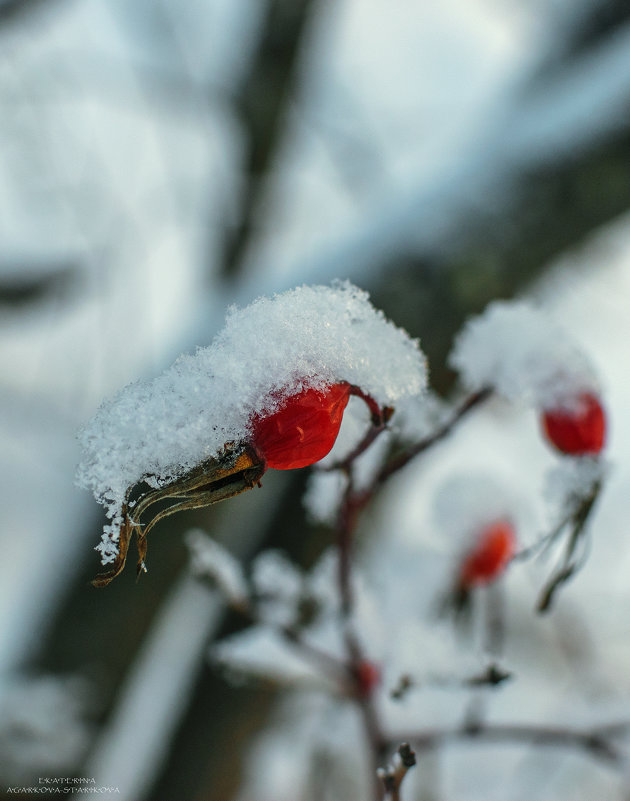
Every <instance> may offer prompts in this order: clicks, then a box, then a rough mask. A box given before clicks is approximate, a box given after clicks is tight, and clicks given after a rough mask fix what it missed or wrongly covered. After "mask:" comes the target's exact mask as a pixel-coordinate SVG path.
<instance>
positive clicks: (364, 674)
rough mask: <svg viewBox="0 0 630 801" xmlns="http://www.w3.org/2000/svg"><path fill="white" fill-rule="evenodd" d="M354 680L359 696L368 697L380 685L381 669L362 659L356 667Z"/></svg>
mask: <svg viewBox="0 0 630 801" xmlns="http://www.w3.org/2000/svg"><path fill="white" fill-rule="evenodd" d="M356 679H357V688H358V691H359V694H360V695H362V696H366V695H370V694H371V693H372V692H373V691H374V690H375V689H376V688H377V687H378V685H379V684H380V683H381V669H380V668H379V666H378V665H375V664H374V662H369V661H368V660H367V659H362V660H361V661H360V662H359V664H358V665H357V666H356Z"/></svg>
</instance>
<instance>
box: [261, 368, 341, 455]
mask: <svg viewBox="0 0 630 801" xmlns="http://www.w3.org/2000/svg"><path fill="white" fill-rule="evenodd" d="M349 398H350V385H349V384H347V383H345V382H341V383H338V384H332V385H331V386H328V387H324V388H322V389H316V388H309V389H304V390H302V391H301V392H298V393H295V394H293V395H290V396H289V397H288V398H286V399H284V400H283V401H282V402H281V404H280V406H279V407H278V409H277V410H276V411H274V412H271V413H270V414H268V415H266V416H261V415H257V416H256V417H255V418H254V420H253V421H252V431H253V444H254V447H255V448H256V450H257V451H258V453H259V454H260V455H261V456H262V458H263V459H264V461H265V463H266V466H267V467H272V468H274V469H276V470H293V469H295V468H298V467H307V466H308V465H311V464H314V463H315V462H318V461H319V460H320V459H323V458H324V456H326V454H327V453H329V451H330V450H331V448H332V446H333V445H334V444H335V440H336V439H337V434H338V433H339V428H340V426H341V420H342V418H343V413H344V409H345V408H346V406H347V404H348V399H349Z"/></svg>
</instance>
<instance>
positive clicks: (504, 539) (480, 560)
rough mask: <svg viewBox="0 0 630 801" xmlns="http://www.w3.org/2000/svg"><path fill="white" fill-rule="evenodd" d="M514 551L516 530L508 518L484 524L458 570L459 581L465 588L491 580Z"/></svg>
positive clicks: (495, 577)
mask: <svg viewBox="0 0 630 801" xmlns="http://www.w3.org/2000/svg"><path fill="white" fill-rule="evenodd" d="M515 551H516V533H515V531H514V527H513V525H512V524H511V523H510V522H509V521H508V520H498V521H495V522H493V523H491V524H489V525H488V526H486V527H485V528H484V529H482V531H481V532H480V533H479V535H478V536H477V539H476V542H475V544H474V545H473V547H472V549H471V550H470V551H469V552H468V553H467V554H466V556H465V557H464V560H463V562H462V564H461V566H460V569H459V584H460V586H462V587H465V588H466V589H470V588H471V587H474V586H476V585H480V584H489V583H491V582H492V581H495V579H497V578H498V577H499V576H500V575H501V574H502V573H503V571H504V570H505V568H506V567H507V565H508V564H509V562H510V560H511V559H512V557H513V556H514V553H515Z"/></svg>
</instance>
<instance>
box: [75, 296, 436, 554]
mask: <svg viewBox="0 0 630 801" xmlns="http://www.w3.org/2000/svg"><path fill="white" fill-rule="evenodd" d="M340 381H347V382H349V383H350V384H356V385H358V386H359V387H361V389H362V390H363V391H364V392H366V393H368V394H370V395H371V396H372V397H373V398H374V399H375V400H376V401H377V402H378V403H379V404H381V405H391V406H395V405H396V403H397V402H398V401H399V400H401V399H403V398H406V397H409V396H416V395H420V394H422V392H423V391H424V388H425V385H426V365H425V358H424V356H423V354H422V351H421V350H420V347H419V344H418V342H417V341H416V340H413V339H411V338H410V337H409V336H408V334H407V333H406V332H405V331H403V330H402V329H400V328H397V327H396V326H395V325H393V324H392V323H391V322H389V321H388V320H387V319H386V318H385V317H384V315H383V313H382V312H380V311H378V310H377V309H375V308H374V307H373V306H372V304H371V303H370V301H369V297H368V295H367V293H366V292H364V291H362V290H360V289H358V288H357V287H355V286H353V285H352V284H350V283H348V282H345V283H341V282H338V283H335V284H334V285H333V286H330V287H328V286H302V287H298V288H296V289H293V290H290V291H288V292H284V293H282V294H278V295H274V296H273V297H270V298H268V297H261V298H258V300H256V301H254V302H253V303H252V304H251V305H250V306H247V307H246V308H243V309H237V308H231V309H230V310H229V312H228V315H227V320H226V324H225V327H224V329H223V331H222V332H221V333H220V334H219V335H218V336H217V337H216V339H215V340H214V342H213V343H212V345H211V346H209V347H206V348H200V349H199V350H198V351H197V352H196V353H195V354H194V355H184V356H181V357H180V358H179V359H178V360H177V361H176V362H175V363H174V364H173V365H172V367H170V368H169V369H168V370H166V371H165V372H164V373H162V375H160V376H158V377H157V378H155V379H154V380H153V381H148V382H138V383H135V384H131V385H130V386H128V387H126V388H125V389H123V390H122V391H121V392H120V393H119V394H118V395H117V396H116V397H115V398H113V400H111V401H109V402H107V403H105V404H103V406H102V407H101V408H100V409H99V411H98V413H97V414H96V416H95V417H94V418H93V419H92V420H91V421H90V422H89V423H88V424H87V425H86V426H85V428H84V429H83V430H82V432H81V434H80V441H81V444H82V446H83V452H84V456H83V461H82V463H81V465H80V466H79V470H78V481H79V484H80V485H81V486H84V487H86V488H89V489H91V490H92V491H93V492H94V495H95V497H96V498H97V499H98V501H99V502H100V503H102V504H103V505H104V506H105V508H106V511H107V514H108V516H109V517H110V518H111V519H112V525H111V526H109V527H108V529H107V530H106V534H105V537H104V541H103V543H102V544H101V546H99V547H100V549H101V550H102V555H103V561H104V562H108V561H112V559H113V558H114V556H115V553H116V549H117V546H116V542H115V541H116V539H117V528H118V524H119V523H120V513H121V507H122V504H123V502H124V499H125V494H126V493H127V490H128V489H129V488H130V487H132V486H134V485H135V484H136V483H138V482H139V481H141V480H143V479H145V480H146V479H148V480H149V481H150V482H151V483H152V485H153V486H160V485H163V484H165V483H168V482H170V481H172V480H173V479H175V478H178V477H180V476H181V475H183V474H184V473H186V472H187V471H189V470H190V469H192V468H193V467H195V466H196V465H198V464H200V463H201V462H203V461H204V460H206V459H208V458H210V457H213V456H216V455H217V454H219V453H220V451H221V450H222V448H223V447H224V445H225V444H226V443H240V442H243V441H245V440H247V439H248V436H249V435H250V433H251V432H250V426H251V420H252V417H253V416H254V415H256V414H261V413H266V412H271V411H273V410H274V409H275V408H277V406H278V404H279V403H280V402H281V399H282V397H284V396H286V395H289V394H292V393H295V392H298V391H300V390H302V389H304V388H306V387H316V388H318V387H324V386H327V385H330V384H332V383H335V382H340Z"/></svg>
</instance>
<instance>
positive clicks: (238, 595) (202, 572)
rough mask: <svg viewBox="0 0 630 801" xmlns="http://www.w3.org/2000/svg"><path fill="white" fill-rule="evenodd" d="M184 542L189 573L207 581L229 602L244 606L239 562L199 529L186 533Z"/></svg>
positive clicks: (244, 582) (245, 589)
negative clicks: (190, 562) (187, 556)
mask: <svg viewBox="0 0 630 801" xmlns="http://www.w3.org/2000/svg"><path fill="white" fill-rule="evenodd" d="M185 540H186V545H187V546H188V549H189V551H190V555H191V559H192V564H191V568H192V572H193V574H194V575H195V576H199V577H208V578H210V579H211V580H212V581H213V582H214V583H215V584H216V586H217V588H218V589H219V590H220V591H221V592H222V593H223V594H224V595H225V597H226V599H227V600H228V601H229V602H230V603H233V604H237V605H240V604H243V603H246V602H247V597H248V590H247V582H246V581H245V576H244V575H243V571H242V568H241V564H240V562H239V561H238V560H237V559H236V558H235V557H234V556H232V554H231V553H230V552H229V551H228V550H226V549H225V548H224V547H223V546H222V545H219V543H218V542H216V541H215V540H213V539H211V538H210V537H209V536H208V535H207V534H205V533H204V532H203V531H201V529H192V530H191V531H189V532H188V533H187V534H186V537H185Z"/></svg>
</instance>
